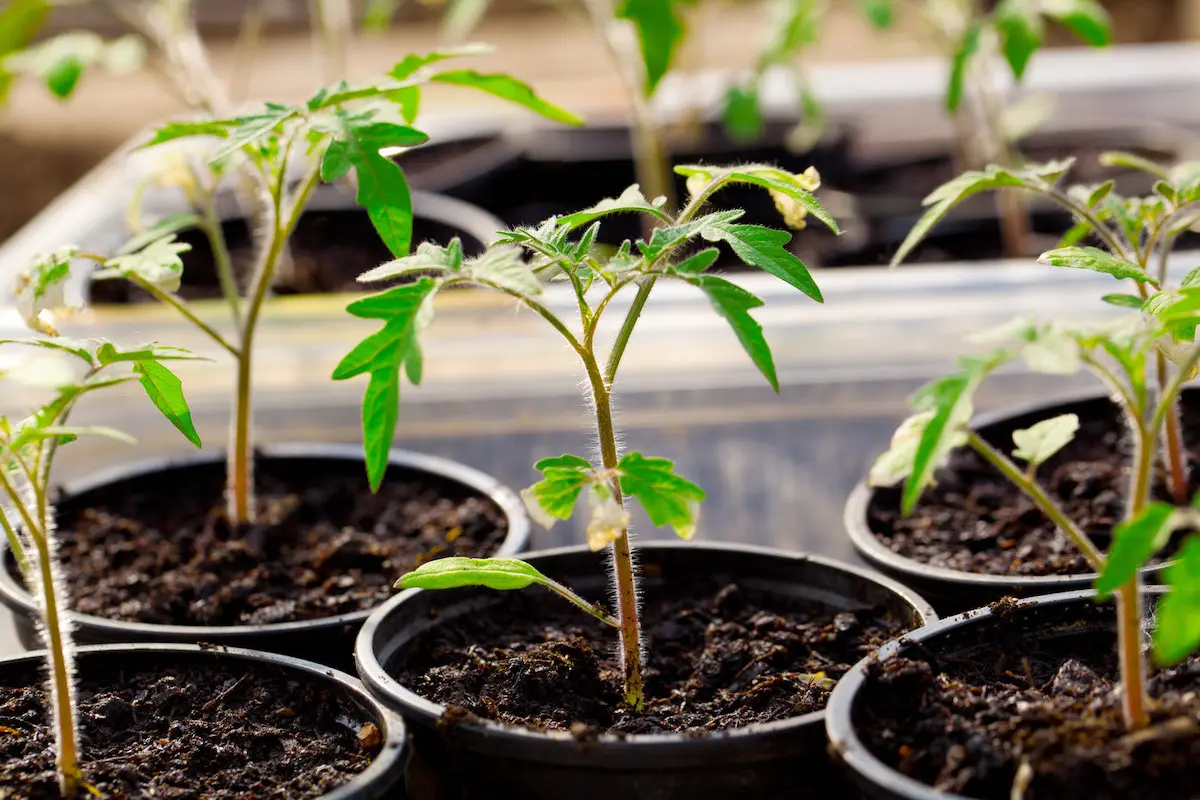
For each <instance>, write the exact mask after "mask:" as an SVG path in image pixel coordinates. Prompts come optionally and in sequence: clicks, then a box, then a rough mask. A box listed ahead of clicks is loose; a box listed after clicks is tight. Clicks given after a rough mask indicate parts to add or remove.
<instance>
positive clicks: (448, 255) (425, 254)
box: [357, 236, 463, 283]
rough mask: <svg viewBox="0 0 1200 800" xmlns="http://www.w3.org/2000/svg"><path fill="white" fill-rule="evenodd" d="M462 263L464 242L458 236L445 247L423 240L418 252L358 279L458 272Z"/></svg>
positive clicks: (388, 263)
mask: <svg viewBox="0 0 1200 800" xmlns="http://www.w3.org/2000/svg"><path fill="white" fill-rule="evenodd" d="M462 265H463V251H462V242H461V241H460V240H459V238H458V237H457V236H456V237H454V238H453V239H451V240H450V244H448V245H446V246H445V247H442V246H441V245H439V244H434V243H433V242H421V243H420V244H419V245H417V252H415V253H413V254H412V255H411V256H405V257H404V258H397V259H396V260H394V261H389V262H387V263H386V264H382V265H380V266H378V267H376V268H375V269H372V270H367V271H366V272H364V273H363V274H362V275H359V276H358V279H357V280H358V281H359V282H360V283H371V282H373V281H386V280H391V279H392V278H399V277H401V276H402V275H410V274H412V273H414V272H431V271H436V270H442V271H445V272H458V271H459V270H460V269H462Z"/></svg>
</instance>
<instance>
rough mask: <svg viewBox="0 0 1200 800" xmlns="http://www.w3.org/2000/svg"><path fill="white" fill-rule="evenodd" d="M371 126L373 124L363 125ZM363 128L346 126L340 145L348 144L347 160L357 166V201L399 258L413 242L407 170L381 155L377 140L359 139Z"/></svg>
mask: <svg viewBox="0 0 1200 800" xmlns="http://www.w3.org/2000/svg"><path fill="white" fill-rule="evenodd" d="M363 127H365V128H368V129H369V128H371V127H372V126H363ZM361 129H362V128H360V127H359V126H356V125H353V124H350V125H347V126H345V128H344V129H343V130H344V134H343V138H340V139H339V140H337V141H339V142H341V143H342V144H341V145H339V146H344V147H345V160H347V161H349V162H350V163H351V164H352V165H353V166H354V174H355V176H356V177H357V178H358V195H357V197H356V201H357V202H358V204H359V205H360V206H362V207H363V208H364V209H366V211H367V216H368V217H369V218H370V219H371V223H372V224H373V225H374V226H375V231H376V232H377V233H378V234H379V238H380V239H382V240H383V243H384V244H386V245H387V248H388V250H390V251H391V252H392V255H394V256H395V257H396V258H402V257H404V256H406V255H408V248H409V246H410V245H411V244H412V220H413V217H412V195H411V194H410V193H409V190H408V181H407V180H406V179H405V177H404V172H403V171H402V170H401V169H400V167H399V166H398V165H397V164H396V163H395V162H394V161H392V160H391V159H389V158H384V157H383V156H381V155H380V154H379V142H378V139H375V138H372V137H371V136H370V133H369V130H368V131H366V133H367V135H368V138H367V139H366V140H365V141H364V140H361V139H359V138H358V135H359V132H360V130H361Z"/></svg>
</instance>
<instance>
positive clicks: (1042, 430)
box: [1012, 414, 1079, 467]
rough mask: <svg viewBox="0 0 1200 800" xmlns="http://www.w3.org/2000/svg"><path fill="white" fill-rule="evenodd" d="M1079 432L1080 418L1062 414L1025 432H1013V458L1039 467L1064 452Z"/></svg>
mask: <svg viewBox="0 0 1200 800" xmlns="http://www.w3.org/2000/svg"><path fill="white" fill-rule="evenodd" d="M1078 430H1079V417H1078V416H1076V415H1075V414H1061V415H1059V416H1057V417H1051V418H1050V419H1044V420H1042V421H1041V422H1038V423H1036V424H1034V425H1031V426H1029V427H1028V428H1025V429H1024V430H1019V431H1013V435H1012V437H1013V444H1014V445H1016V449H1014V450H1013V457H1014V458H1019V459H1020V460H1022V461H1024V462H1025V463H1026V464H1028V465H1029V466H1031V467H1039V466H1041V465H1042V464H1045V463H1046V461H1047V460H1048V459H1049V458H1050V457H1051V456H1053V455H1054V454H1055V453H1057V452H1058V451H1059V450H1062V449H1063V448H1064V447H1066V446H1067V445H1068V444H1070V442H1071V440H1072V439H1074V438H1075V433H1076V432H1077V431H1078Z"/></svg>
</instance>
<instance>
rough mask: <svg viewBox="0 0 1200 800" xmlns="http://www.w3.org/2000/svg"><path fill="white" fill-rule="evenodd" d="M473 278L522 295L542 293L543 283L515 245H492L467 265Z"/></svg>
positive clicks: (531, 295)
mask: <svg viewBox="0 0 1200 800" xmlns="http://www.w3.org/2000/svg"><path fill="white" fill-rule="evenodd" d="M464 268H465V270H466V271H467V272H468V273H470V275H471V279H472V280H475V281H478V282H480V283H485V284H487V285H489V286H495V287H497V288H499V289H502V290H504V291H509V292H513V293H515V294H518V295H520V296H522V297H533V296H535V295H539V294H541V293H542V283H541V281H539V280H538V279H537V276H536V275H534V274H533V269H532V268H531V267H530V266H529V264H527V263H526V262H525V259H524V258H522V257H521V251H520V250H519V249H518V248H515V247H491V248H488V250H487V251H485V252H484V253H483V255H481V256H479V257H478V258H474V259H471V260H470V261H469V262H467V264H466V265H465V267H464Z"/></svg>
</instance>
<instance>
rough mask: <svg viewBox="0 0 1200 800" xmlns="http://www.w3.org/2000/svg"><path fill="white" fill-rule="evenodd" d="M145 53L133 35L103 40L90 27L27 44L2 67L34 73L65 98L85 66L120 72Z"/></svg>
mask: <svg viewBox="0 0 1200 800" xmlns="http://www.w3.org/2000/svg"><path fill="white" fill-rule="evenodd" d="M0 24H3V23H2V22H0ZM0 38H2V35H0ZM145 56H146V53H145V48H144V47H143V45H142V42H141V40H139V39H138V38H136V37H134V36H125V37H122V38H120V39H115V40H113V41H111V42H106V41H104V40H103V39H101V38H100V37H99V36H97V35H96V34H94V33H91V32H90V31H72V32H70V33H64V34H60V35H58V36H55V37H52V38H50V39H47V40H45V41H43V42H39V43H37V44H32V45H29V46H28V47H27V48H26V49H25V50H23V51H21V52H17V53H15V54H12V55H10V56H8V57H7V58H5V59H4V60H3V61H4V69H5V70H6V71H8V72H10V73H14V74H29V75H34V76H36V77H37V78H39V79H41V81H42V82H43V83H44V84H45V85H46V88H47V89H49V90H50V93H51V94H53V95H54V96H55V97H57V98H59V99H66V98H68V97H70V96H71V95H72V93H74V91H75V87H76V86H77V85H78V84H79V80H80V78H82V77H83V74H84V72H85V71H87V70H88V69H89V68H92V67H100V68H102V69H104V70H105V71H106V72H108V73H110V74H113V75H124V74H127V73H129V72H133V71H134V70H136V69H138V68H139V67H140V66H141V64H142V61H143V60H144V59H145Z"/></svg>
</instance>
